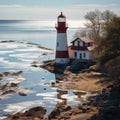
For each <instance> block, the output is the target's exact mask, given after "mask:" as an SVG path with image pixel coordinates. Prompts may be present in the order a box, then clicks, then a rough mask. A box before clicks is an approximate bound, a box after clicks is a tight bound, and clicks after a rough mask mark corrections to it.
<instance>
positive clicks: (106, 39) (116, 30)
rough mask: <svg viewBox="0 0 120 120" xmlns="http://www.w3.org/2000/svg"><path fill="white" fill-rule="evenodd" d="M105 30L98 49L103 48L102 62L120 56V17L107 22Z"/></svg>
mask: <svg viewBox="0 0 120 120" xmlns="http://www.w3.org/2000/svg"><path fill="white" fill-rule="evenodd" d="M105 31H106V32H105V34H104V36H103V38H102V39H101V41H100V42H99V46H98V49H100V50H101V56H100V62H101V64H104V63H106V62H107V61H109V60H110V59H113V58H115V57H117V56H120V17H115V18H113V20H111V22H109V23H107V25H106V27H105Z"/></svg>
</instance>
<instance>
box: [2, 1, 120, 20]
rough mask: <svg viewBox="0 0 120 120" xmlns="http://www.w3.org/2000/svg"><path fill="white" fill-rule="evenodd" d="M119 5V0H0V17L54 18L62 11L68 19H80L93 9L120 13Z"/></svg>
mask: <svg viewBox="0 0 120 120" xmlns="http://www.w3.org/2000/svg"><path fill="white" fill-rule="evenodd" d="M119 7H120V0H0V19H26V20H28V19H31V20H49V19H50V20H55V19H56V16H57V15H58V14H59V13H60V12H61V11H63V12H64V13H65V15H66V16H67V17H68V19H70V20H82V19H84V15H85V14H86V13H87V12H89V11H94V10H95V9H99V10H100V11H104V10H111V11H113V12H114V13H116V14H117V15H120V8H119Z"/></svg>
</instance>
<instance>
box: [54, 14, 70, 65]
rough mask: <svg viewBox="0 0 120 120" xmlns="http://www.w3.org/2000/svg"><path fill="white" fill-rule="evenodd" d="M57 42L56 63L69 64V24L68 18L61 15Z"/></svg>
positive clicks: (58, 23) (58, 19) (58, 22)
mask: <svg viewBox="0 0 120 120" xmlns="http://www.w3.org/2000/svg"><path fill="white" fill-rule="evenodd" d="M55 28H56V30H57V41H56V56H55V62H56V63H58V64H67V63H68V62H69V55H68V45H67V34H66V31H67V28H68V26H67V24H66V17H65V16H64V15H63V13H62V12H61V14H60V15H59V16H58V18H57V25H56V26H55Z"/></svg>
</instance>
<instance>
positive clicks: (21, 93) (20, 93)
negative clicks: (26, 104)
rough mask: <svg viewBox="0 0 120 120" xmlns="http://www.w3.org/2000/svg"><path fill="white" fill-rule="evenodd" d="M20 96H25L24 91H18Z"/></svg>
mask: <svg viewBox="0 0 120 120" xmlns="http://www.w3.org/2000/svg"><path fill="white" fill-rule="evenodd" d="M18 94H19V95H20V96H27V95H26V94H25V93H23V92H19V93H18Z"/></svg>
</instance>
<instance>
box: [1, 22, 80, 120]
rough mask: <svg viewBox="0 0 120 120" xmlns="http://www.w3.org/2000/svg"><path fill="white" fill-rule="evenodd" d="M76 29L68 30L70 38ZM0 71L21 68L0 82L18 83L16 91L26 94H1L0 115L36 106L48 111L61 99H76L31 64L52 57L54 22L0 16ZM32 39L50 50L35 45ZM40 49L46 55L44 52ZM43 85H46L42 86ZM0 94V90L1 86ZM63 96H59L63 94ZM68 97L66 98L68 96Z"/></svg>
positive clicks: (52, 75)
mask: <svg viewBox="0 0 120 120" xmlns="http://www.w3.org/2000/svg"><path fill="white" fill-rule="evenodd" d="M74 32H75V29H70V30H69V31H68V34H69V35H68V39H69V41H70V40H71V38H72V35H73V34H74ZM6 40H14V41H16V42H5V43H0V73H2V72H14V71H19V70H21V71H23V73H22V74H20V75H19V76H7V77H4V78H3V79H2V80H0V85H4V84H6V83H19V88H17V91H19V92H21V91H24V93H25V94H27V96H24V97H23V96H20V95H18V94H17V93H14V94H10V95H9V96H4V97H1V98H0V116H1V117H0V119H2V116H4V115H6V114H13V113H16V112H19V111H22V112H23V111H24V110H27V109H29V108H32V107H35V106H45V107H46V109H47V113H50V111H52V110H53V109H54V108H55V106H56V105H57V104H59V103H61V102H63V103H64V104H68V105H73V104H75V103H79V101H77V100H76V98H77V96H76V95H75V94H74V93H73V92H72V91H61V90H57V89H56V88H54V87H51V86H50V85H49V83H50V82H55V75H54V74H52V73H50V72H48V71H46V70H44V69H42V68H40V67H32V65H31V63H32V62H37V63H38V64H41V62H42V61H44V60H49V59H54V49H55V40H56V30H55V29H54V22H53V23H52V24H50V23H49V22H47V21H18V20H17V21H16V20H10V21H9V20H0V41H6ZM28 42H30V43H35V44H39V45H42V46H44V47H46V48H52V49H53V51H52V50H44V49H40V48H38V46H37V45H35V44H27V43H28ZM43 53H48V55H46V56H43V55H42V54H43ZM45 88H46V89H45ZM0 94H1V90H0ZM61 96H62V97H63V99H61V98H62V97H61ZM68 98H69V99H68Z"/></svg>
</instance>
